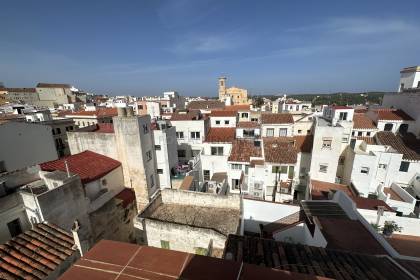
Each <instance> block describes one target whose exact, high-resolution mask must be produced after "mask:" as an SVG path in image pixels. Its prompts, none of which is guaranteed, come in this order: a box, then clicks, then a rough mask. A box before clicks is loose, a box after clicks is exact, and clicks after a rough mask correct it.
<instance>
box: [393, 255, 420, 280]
mask: <svg viewBox="0 0 420 280" xmlns="http://www.w3.org/2000/svg"><path fill="white" fill-rule="evenodd" d="M396 261H397V262H398V263H399V264H400V265H402V266H403V267H404V268H405V269H407V270H408V271H409V272H410V273H411V274H413V275H414V277H417V279H420V261H409V260H401V259H399V260H396Z"/></svg>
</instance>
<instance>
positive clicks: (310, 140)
mask: <svg viewBox="0 0 420 280" xmlns="http://www.w3.org/2000/svg"><path fill="white" fill-rule="evenodd" d="M293 139H294V140H295V146H296V148H297V150H298V151H299V152H301V153H310V152H312V146H313V144H314V137H313V135H299V136H293Z"/></svg>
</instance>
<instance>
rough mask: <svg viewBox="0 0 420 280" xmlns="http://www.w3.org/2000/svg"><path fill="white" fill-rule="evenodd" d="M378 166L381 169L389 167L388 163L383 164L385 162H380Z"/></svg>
mask: <svg viewBox="0 0 420 280" xmlns="http://www.w3.org/2000/svg"><path fill="white" fill-rule="evenodd" d="M378 167H379V168H380V169H386V168H387V165H386V164H383V163H380V164H379V166H378Z"/></svg>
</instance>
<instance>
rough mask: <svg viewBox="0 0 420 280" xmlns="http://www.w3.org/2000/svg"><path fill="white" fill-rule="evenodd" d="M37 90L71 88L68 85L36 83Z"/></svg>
mask: <svg viewBox="0 0 420 280" xmlns="http://www.w3.org/2000/svg"><path fill="white" fill-rule="evenodd" d="M36 87H38V88H71V86H70V85H68V84H49V83H38V84H37V85H36Z"/></svg>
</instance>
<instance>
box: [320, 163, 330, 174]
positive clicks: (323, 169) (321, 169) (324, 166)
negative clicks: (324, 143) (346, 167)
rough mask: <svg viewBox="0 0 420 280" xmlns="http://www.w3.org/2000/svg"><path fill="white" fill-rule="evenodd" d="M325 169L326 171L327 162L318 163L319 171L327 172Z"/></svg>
mask: <svg viewBox="0 0 420 280" xmlns="http://www.w3.org/2000/svg"><path fill="white" fill-rule="evenodd" d="M327 171H328V164H320V165H319V172H321V173H327Z"/></svg>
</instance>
